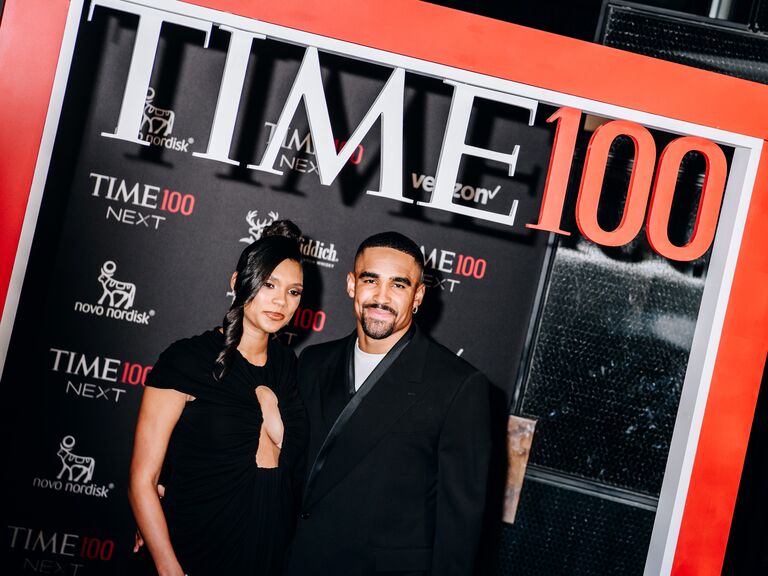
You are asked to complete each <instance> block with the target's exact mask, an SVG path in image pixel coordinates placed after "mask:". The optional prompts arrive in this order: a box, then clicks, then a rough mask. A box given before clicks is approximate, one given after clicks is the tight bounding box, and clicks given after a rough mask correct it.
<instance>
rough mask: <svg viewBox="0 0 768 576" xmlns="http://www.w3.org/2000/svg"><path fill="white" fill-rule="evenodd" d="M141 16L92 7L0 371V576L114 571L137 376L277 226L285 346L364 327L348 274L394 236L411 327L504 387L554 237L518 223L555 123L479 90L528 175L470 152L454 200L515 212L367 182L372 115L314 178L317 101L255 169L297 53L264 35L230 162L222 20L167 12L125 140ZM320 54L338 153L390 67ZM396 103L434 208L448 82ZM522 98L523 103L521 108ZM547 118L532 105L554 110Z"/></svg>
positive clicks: (225, 298) (496, 129)
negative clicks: (291, 258) (294, 245)
mask: <svg viewBox="0 0 768 576" xmlns="http://www.w3.org/2000/svg"><path fill="white" fill-rule="evenodd" d="M137 24H138V23H137V18H135V17H133V16H131V15H127V14H124V13H121V12H117V11H113V10H108V9H101V8H98V9H96V10H95V12H94V14H93V17H92V20H91V21H87V14H83V20H82V22H81V27H80V31H79V33H78V37H77V43H76V47H75V57H74V61H73V67H72V72H71V75H70V78H69V82H68V85H67V90H66V96H65V99H64V105H63V111H62V116H61V121H60V126H59V130H58V133H57V136H56V142H55V146H54V150H53V155H52V160H51V168H50V172H49V176H48V179H47V184H46V188H45V193H44V200H43V205H42V208H41V214H40V220H39V224H38V228H37V233H36V236H35V240H34V246H33V250H32V254H31V257H30V260H29V265H28V268H27V274H26V278H25V284H24V289H23V295H22V298H21V302H20V305H19V308H18V312H17V316H16V323H15V327H14V331H13V336H12V340H11V344H10V348H9V353H8V359H7V362H6V365H5V370H4V374H3V390H4V391H6V394H7V395H8V396H10V397H9V398H7V400H6V401H7V404H6V406H10V407H12V409H11V410H10V414H9V416H10V419H11V421H12V438H13V440H12V448H11V451H12V455H10V456H9V457H10V459H11V461H13V462H14V464H13V470H14V472H13V474H12V475H10V476H9V477H8V480H9V483H10V488H9V494H12V495H13V496H12V498H11V499H10V502H9V514H8V523H9V531H10V532H9V552H10V554H9V559H8V561H7V562H8V563H7V570H9V571H8V572H5V573H14V574H20V573H49V572H46V571H47V570H50V571H51V572H50V573H61V574H78V575H80V574H82V575H96V574H105V575H106V574H116V573H119V572H120V571H121V570H122V569H123V568H122V567H123V566H124V565H126V562H127V560H128V558H129V557H130V554H131V552H130V550H131V547H132V542H133V530H134V528H133V526H134V524H133V521H132V518H131V515H130V511H129V508H128V506H127V500H126V483H127V477H128V464H129V457H130V451H131V446H132V434H133V429H134V422H135V418H136V415H137V411H138V406H139V402H140V399H141V393H142V384H143V382H144V380H145V378H146V376H147V374H148V372H149V371H150V370H151V369H152V364H153V363H154V361H155V360H156V358H157V356H158V354H159V353H160V352H161V351H162V350H163V349H164V348H165V347H166V346H168V345H169V344H170V343H171V342H173V341H174V340H176V339H179V338H183V337H187V336H190V335H193V334H197V333H200V332H202V331H204V330H207V329H209V328H211V327H214V326H217V325H219V323H220V320H221V318H222V317H223V315H224V314H225V312H226V311H227V308H228V305H229V302H230V297H231V296H230V295H229V294H228V291H229V278H230V275H231V273H232V271H233V269H234V266H235V263H236V261H237V258H238V255H239V254H240V252H241V250H242V249H243V248H245V247H246V246H247V245H248V244H249V243H250V242H252V241H254V240H256V239H258V238H259V237H260V235H261V233H262V231H263V229H264V227H265V226H266V225H268V224H269V223H270V222H272V221H273V220H275V219H278V218H290V219H291V220H293V221H295V222H296V223H297V224H298V225H299V226H300V227H301V229H302V231H303V233H304V238H303V248H302V251H303V253H304V256H305V264H304V270H305V290H304V295H303V298H302V303H301V306H300V308H299V310H298V311H297V313H296V315H295V316H294V318H293V320H292V321H291V323H290V324H289V325H288V326H287V328H286V329H285V330H284V331H283V333H282V334H280V336H279V337H280V338H281V339H282V340H283V341H284V342H285V343H286V344H288V345H290V346H292V347H293V348H294V349H295V350H296V351H297V352H299V351H300V350H301V349H302V347H304V346H306V345H308V344H312V343H317V342H321V341H324V340H328V339H332V338H337V337H340V336H343V335H345V334H348V333H349V332H350V331H351V330H353V328H354V316H353V313H352V307H351V301H350V300H349V298H348V296H347V294H346V291H345V276H346V273H347V272H348V271H349V270H351V268H352V260H353V257H354V253H355V250H356V248H357V245H358V244H359V242H360V241H361V240H363V239H364V238H365V237H366V236H368V235H370V234H372V233H375V232H379V231H384V230H398V231H400V232H403V233H405V234H407V235H408V236H410V237H412V238H413V239H414V240H415V241H416V242H417V243H418V244H419V245H420V246H421V247H422V249H423V251H424V256H425V259H426V262H427V270H426V278H425V281H426V284H427V286H428V293H427V297H426V302H425V304H424V306H423V307H422V309H421V310H420V311H419V313H418V317H417V319H418V321H419V323H420V325H421V326H422V327H424V328H425V329H426V330H427V331H429V332H430V333H431V334H432V335H433V336H434V337H435V338H436V339H438V340H439V341H441V342H442V343H443V344H445V345H446V346H448V347H449V348H450V349H451V350H453V351H455V352H456V353H457V354H460V355H461V356H462V357H464V358H466V359H467V360H468V361H470V362H472V363H473V364H475V365H476V366H478V367H479V368H481V369H482V370H483V371H484V372H485V373H486V374H487V375H488V376H489V378H490V379H491V380H492V381H493V383H494V384H495V385H496V386H497V387H498V389H499V390H500V391H502V392H503V394H499V402H505V399H506V398H508V397H509V395H510V394H511V390H512V387H513V385H514V382H515V378H516V375H517V372H518V366H519V363H520V357H521V354H522V350H523V345H524V341H525V336H526V333H527V330H528V325H529V320H530V317H531V312H532V308H533V305H532V304H533V299H534V297H535V293H536V289H537V286H538V284H539V278H540V275H541V273H542V269H543V267H544V255H545V250H546V244H547V236H546V235H545V234H541V233H537V232H535V231H533V230H527V229H526V228H525V226H524V224H525V223H526V222H531V221H534V220H535V218H536V215H537V214H538V204H539V202H538V197H537V196H538V195H540V191H541V189H542V187H543V184H544V178H545V177H546V171H547V164H548V161H549V156H550V147H551V140H552V132H553V131H552V129H551V127H550V126H548V125H546V124H545V123H544V122H541V121H540V122H539V125H536V126H529V125H528V119H529V118H528V111H527V110H522V111H519V110H515V109H513V108H510V107H509V106H502V105H500V104H498V103H493V102H490V101H488V102H479V104H478V105H477V106H476V110H475V112H474V113H473V117H472V119H471V125H470V126H469V130H468V140H469V141H470V143H471V144H473V145H476V146H480V147H485V148H489V149H493V150H506V151H511V150H512V149H513V148H514V147H515V146H516V145H518V144H519V145H520V152H519V158H518V162H517V168H516V175H515V178H510V177H509V175H508V173H507V171H506V170H505V169H504V167H503V166H499V165H493V163H491V162H487V161H485V160H477V159H475V161H473V159H471V158H470V159H469V160H468V161H467V162H465V163H463V164H462V167H461V171H460V174H459V178H458V183H457V184H456V185H455V188H454V193H453V199H454V202H455V203H457V204H459V205H464V206H468V207H472V208H478V209H482V210H487V211H490V212H496V213H503V214H509V213H510V212H511V211H513V210H514V213H515V220H514V225H512V226H506V225H505V226H502V225H499V224H494V223H491V222H478V221H476V220H473V219H471V218H467V217H465V216H460V215H455V214H451V213H449V212H445V211H438V210H433V209H428V208H424V207H421V206H418V205H416V204H406V203H402V202H395V201H392V200H390V199H387V198H377V197H376V196H374V195H370V194H366V191H367V190H371V189H376V188H377V186H378V182H379V179H380V174H379V170H380V167H379V166H380V155H381V154H380V152H381V151H380V147H381V145H380V134H379V131H380V128H379V127H378V126H374V127H373V128H372V129H371V130H370V132H369V134H368V135H367V136H366V137H365V138H364V139H363V140H362V142H361V143H360V144H359V145H358V146H357V147H356V148H355V150H354V152H353V153H352V155H351V157H350V158H349V160H348V161H347V162H346V164H345V165H344V167H343V168H342V169H341V172H340V174H339V176H338V177H337V178H336V180H335V181H334V182H333V183H332V184H331V185H329V186H325V185H323V184H321V182H320V179H319V175H318V161H317V158H316V154H315V149H314V148H315V146H314V142H313V140H312V138H311V137H310V133H309V125H308V121H307V117H306V114H305V112H304V107H303V106H299V108H298V111H297V113H296V114H295V116H294V117H293V119H292V120H291V122H290V128H289V129H288V130H287V132H286V134H285V136H284V137H283V138H282V141H281V142H280V150H279V153H278V155H277V162H276V163H275V166H274V167H275V168H276V169H277V170H279V171H281V172H282V174H268V173H265V172H257V171H254V170H251V169H248V168H247V167H246V165H247V164H252V163H255V162H257V161H258V159H259V158H260V157H261V155H262V154H263V153H264V150H265V149H266V147H267V145H268V143H269V142H270V141H271V139H272V133H273V131H274V129H275V126H276V124H277V122H278V119H279V117H280V113H281V110H282V109H283V106H284V104H285V101H286V98H287V96H288V93H289V91H290V89H291V86H292V84H293V81H294V79H295V77H296V75H297V73H298V70H299V67H300V65H301V62H302V58H303V57H304V48H302V47H299V46H291V45H289V44H286V43H280V42H275V41H271V40H259V41H257V42H254V45H253V47H252V49H251V55H250V58H249V62H248V66H247V71H246V75H245V81H244V90H243V93H242V96H241V101H240V113H239V114H238V118H237V124H236V127H235V131H234V133H235V138H234V145H233V147H232V153H231V158H232V159H234V160H237V161H239V162H240V165H239V166H232V165H229V164H225V163H220V162H213V161H211V160H208V159H204V158H200V157H196V156H194V155H193V153H194V152H204V151H205V150H206V149H207V144H208V139H209V135H210V131H211V125H212V122H213V119H214V114H215V113H216V103H217V97H218V94H219V88H220V83H221V78H222V74H223V71H224V67H225V63H226V60H227V48H228V44H229V41H230V34H229V33H228V32H226V31H222V30H220V29H218V28H214V31H213V33H212V36H211V38H210V44H209V46H208V47H207V48H204V47H203V42H202V40H203V36H204V35H203V34H202V33H200V32H197V31H191V30H189V29H187V28H182V27H179V26H174V25H172V24H170V25H168V24H166V25H164V26H163V29H162V34H161V37H160V42H159V45H158V50H157V55H156V60H155V66H154V70H153V72H152V77H151V80H150V87H149V90H148V91H147V94H146V99H145V102H144V106H143V114H142V118H141V131H140V134H139V138H140V139H142V140H144V141H146V142H147V143H148V145H147V146H141V145H137V144H131V143H126V142H123V141H120V140H117V139H114V138H107V137H104V136H102V135H101V134H102V133H103V132H106V133H110V132H113V131H114V129H115V126H116V124H117V121H118V117H119V114H120V107H121V103H122V98H123V91H124V89H125V84H126V76H127V74H128V69H129V66H130V61H131V56H132V53H133V47H134V43H135V41H136V36H137ZM320 64H321V70H322V76H323V85H324V87H325V92H326V98H327V102H328V108H329V112H330V117H331V122H332V126H333V133H334V136H335V137H336V146H337V148H338V149H340V148H341V147H342V146H343V145H344V142H345V140H346V139H347V138H348V137H349V136H350V134H351V133H352V132H353V131H354V128H355V127H357V125H358V124H359V123H360V121H361V119H362V118H363V116H364V115H365V113H366V112H367V111H368V109H369V108H370V107H371V105H372V104H373V102H374V101H375V99H376V97H377V95H378V94H379V93H380V92H381V90H382V88H383V87H384V85H385V83H386V81H387V78H388V77H389V74H390V70H388V69H384V68H383V67H377V66H375V65H368V64H363V63H356V62H353V61H350V60H349V59H342V58H340V57H334V56H331V55H328V54H321V55H320ZM404 94H405V99H404V129H405V137H404V140H405V149H404V170H403V191H404V195H405V196H406V197H408V198H411V199H415V200H428V199H429V197H430V194H431V192H432V190H433V188H434V185H435V172H436V168H437V163H438V159H439V153H440V149H441V145H442V140H443V133H444V129H445V123H446V118H447V116H448V112H449V107H450V103H451V94H452V87H450V86H447V85H445V84H443V82H442V81H440V80H436V79H430V78H426V77H418V76H409V77H408V78H407V79H406V83H405V92H404ZM518 112H522V113H519V114H518ZM546 117H547V114H546V111H545V112H544V113H541V112H540V113H539V118H546Z"/></svg>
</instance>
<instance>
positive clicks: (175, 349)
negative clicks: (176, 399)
mask: <svg viewBox="0 0 768 576" xmlns="http://www.w3.org/2000/svg"><path fill="white" fill-rule="evenodd" d="M223 342H224V337H223V336H222V334H221V333H220V332H219V331H218V330H216V329H213V330H207V331H205V332H203V333H202V334H198V335H196V336H191V337H188V338H181V339H180V340H176V341H175V342H174V343H173V344H171V345H170V346H168V348H166V349H165V350H164V351H163V352H162V353H161V354H160V356H159V357H158V359H157V362H156V363H155V365H154V367H153V368H152V371H151V372H150V378H149V379H148V380H147V385H152V386H157V387H168V386H171V385H172V383H173V382H176V381H178V379H179V378H188V379H189V378H191V379H195V380H197V379H203V380H204V379H206V377H207V375H209V373H211V370H212V366H213V363H214V362H215V361H216V356H218V354H219V352H220V351H221V347H222V345H223Z"/></svg>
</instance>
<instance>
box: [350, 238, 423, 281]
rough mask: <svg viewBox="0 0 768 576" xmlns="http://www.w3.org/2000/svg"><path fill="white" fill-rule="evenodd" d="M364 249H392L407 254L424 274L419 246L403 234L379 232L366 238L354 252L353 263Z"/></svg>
mask: <svg viewBox="0 0 768 576" xmlns="http://www.w3.org/2000/svg"><path fill="white" fill-rule="evenodd" d="M366 248H392V249H393V250H397V251H398V252H402V253H404V254H408V256H410V257H412V258H413V259H414V260H416V264H418V265H419V270H420V271H421V272H422V273H423V272H424V254H422V252H421V249H420V248H419V245H418V244H416V242H414V241H413V240H411V239H410V238H408V236H406V235H405V234H400V232H393V231H389V232H379V233H378V234H374V235H373V236H368V238H366V239H365V240H363V241H362V242H361V243H360V246H358V247H357V252H355V261H357V258H358V257H359V256H360V254H362V253H363V250H365V249H366Z"/></svg>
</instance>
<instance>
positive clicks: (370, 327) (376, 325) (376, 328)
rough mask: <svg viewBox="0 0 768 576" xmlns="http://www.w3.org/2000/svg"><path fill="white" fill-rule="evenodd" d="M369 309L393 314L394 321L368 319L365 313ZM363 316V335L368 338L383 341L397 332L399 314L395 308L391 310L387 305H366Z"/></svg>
mask: <svg viewBox="0 0 768 576" xmlns="http://www.w3.org/2000/svg"><path fill="white" fill-rule="evenodd" d="M368 308H378V309H379V310H386V311H388V312H391V313H392V320H389V321H387V320H372V319H370V318H368V316H367V315H366V313H365V311H366V310H367V309H368ZM362 316H363V317H362V322H361V323H360V324H361V325H362V328H363V334H365V335H366V336H368V338H373V339H374V340H383V339H384V338H388V337H389V336H391V335H392V333H393V332H394V331H395V318H396V317H397V312H395V310H394V308H390V307H389V306H387V305H386V304H366V305H365V306H363V315H362Z"/></svg>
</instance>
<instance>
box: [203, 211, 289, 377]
mask: <svg viewBox="0 0 768 576" xmlns="http://www.w3.org/2000/svg"><path fill="white" fill-rule="evenodd" d="M300 238H301V230H299V227H298V226H296V224H294V223H293V222H291V221H290V220H276V221H275V222H273V223H272V224H270V225H269V226H268V227H267V228H266V229H265V230H264V232H263V233H262V235H261V238H260V239H259V240H256V241H255V242H253V243H251V244H250V245H248V247H247V248H246V249H245V250H243V252H242V254H240V259H239V260H238V261H237V277H236V278H235V286H234V292H235V299H234V300H233V301H232V306H230V308H229V312H227V314H226V316H224V320H223V322H222V327H223V330H224V348H223V349H222V350H221V352H219V355H218V357H217V358H216V366H215V368H214V376H215V377H216V379H217V380H221V379H222V378H224V377H225V376H226V375H227V374H228V373H229V370H230V368H231V366H232V358H233V357H234V354H235V351H236V350H237V346H238V344H240V338H242V336H243V314H244V308H245V306H247V305H248V303H249V302H250V301H251V300H253V297H254V296H255V295H256V293H257V292H258V291H259V289H260V288H261V287H262V286H263V285H264V282H266V281H267V279H268V278H269V277H270V275H271V274H272V272H273V271H274V269H275V268H277V266H278V265H279V264H280V263H281V262H282V261H283V260H293V261H294V262H298V263H299V264H301V251H300V250H299V239H300Z"/></svg>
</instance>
